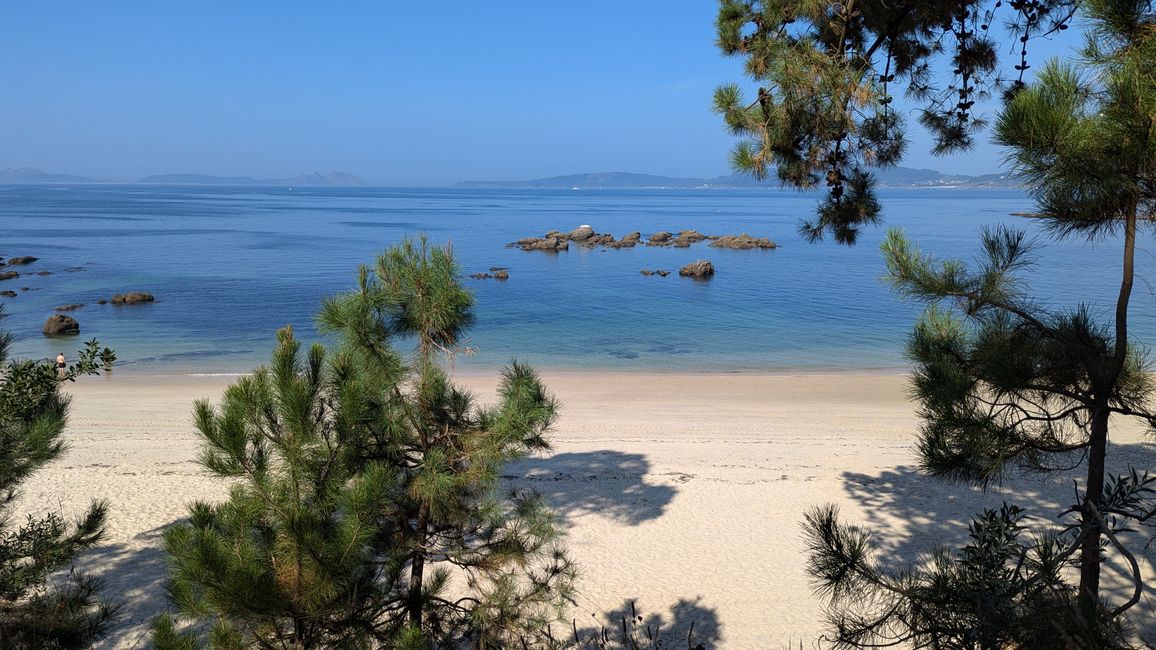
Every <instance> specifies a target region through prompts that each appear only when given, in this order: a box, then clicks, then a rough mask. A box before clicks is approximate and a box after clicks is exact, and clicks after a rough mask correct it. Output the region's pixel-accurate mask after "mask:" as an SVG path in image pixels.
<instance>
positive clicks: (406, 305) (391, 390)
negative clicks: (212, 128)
mask: <svg viewBox="0 0 1156 650" xmlns="http://www.w3.org/2000/svg"><path fill="white" fill-rule="evenodd" d="M472 305H473V297H472V296H471V295H470V293H469V292H468V291H466V290H465V289H463V288H462V287H461V285H460V282H459V272H458V268H457V266H456V264H455V263H454V261H453V257H452V255H451V253H450V251H449V249H448V248H440V247H435V246H430V245H429V244H428V242H427V241H426V240H425V239H422V240H421V241H420V242H419V243H416V244H415V243H414V242H410V241H406V242H403V243H402V244H400V245H398V246H396V247H394V248H392V249H390V250H388V251H387V252H386V253H384V254H383V255H382V256H381V257H380V258H379V259H378V261H377V264H376V266H375V268H374V269H373V272H372V273H371V272H370V270H369V269H367V268H364V267H363V268H362V269H361V274H360V278H359V287H358V289H357V290H356V291H353V292H350V293H348V294H345V295H340V296H337V297H335V298H331V299H328V300H326V301H325V303H324V305H323V308H322V310H321V314H320V316H319V321H320V323H321V325H322V327H323V329H325V330H326V331H328V332H331V333H332V334H334V335H336V336H337V337H339V338H340V340H341V344H340V347H339V348H338V349H337V351H336V352H334V353H331V354H330V353H326V351H325V350H324V349H323V348H322V347H321V346H313V348H312V349H311V350H310V352H309V353H308V354H307V355H305V357H304V359H303V358H302V355H301V352H300V347H301V346H300V344H299V343H298V342H297V341H296V340H295V339H294V338H293V337H292V333H291V331H289V330H283V331H282V332H281V334H280V335H279V345H278V348H277V350H276V352H275V353H274V355H273V361H272V364H271V366H270V367H269V368H268V369H264V368H263V369H258V370H257V371H256V372H255V373H254V374H253V375H252V376H251V377H247V378H245V379H242V380H241V381H240V382H238V383H237V384H235V385H234V386H232V387H230V388H229V389H228V391H227V392H226V394H225V397H224V400H223V403H222V404H221V406H220V407H218V408H213V407H212V406H210V405H209V404H208V403H204V402H202V403H198V404H197V407H196V413H197V416H196V423H197V429H198V431H199V432H200V435H201V436H202V437H203V438H204V442H205V451H204V453H203V455H202V458H201V462H202V464H203V465H204V466H205V467H206V468H207V469H208V470H210V471H211V472H213V473H215V474H217V475H219V476H221V477H222V478H228V479H232V480H236V481H237V484H236V486H235V487H234V488H233V490H232V492H231V494H230V497H229V500H228V501H226V502H225V503H223V504H220V505H216V506H213V505H208V504H195V505H194V506H193V507H192V508H191V509H190V522H189V523H188V524H184V525H179V526H175V527H174V528H172V529H170V530H169V531H167V533H166V535H165V547H166V549H167V551H168V552H169V554H170V555H171V556H172V565H173V573H172V580H171V586H170V593H171V595H172V599H173V602H174V604H176V605H177V607H178V609H179V610H180V612H181V614H182V615H183V617H184V618H185V619H187V620H188V621H191V622H202V623H204V622H209V621H212V622H213V629H212V630H211V632H210V633H209V638H208V639H207V640H208V642H209V643H210V645H212V646H213V647H266V646H271V645H276V646H278V647H294V648H318V647H334V646H340V647H394V646H397V647H431V646H432V647H454V646H457V645H462V644H472V645H476V646H478V647H506V646H509V645H513V644H515V643H517V644H523V643H525V644H529V646H531V647H537V646H540V645H542V643H545V642H547V640H548V635H549V626H550V624H551V623H553V622H556V621H559V620H560V617H561V615H562V608H563V607H564V606H565V605H566V603H567V602H568V599H569V597H570V585H571V583H572V581H573V578H574V573H575V571H574V567H573V565H572V564H571V563H570V561H569V560H568V559H567V557H566V555H565V553H564V551H563V550H562V547H561V546H560V531H559V529H558V528H557V527H556V525H555V520H554V517H553V515H552V513H551V512H550V511H549V510H548V509H547V508H546V507H545V506H544V504H543V503H542V502H541V500H540V499H539V498H538V497H537V496H536V495H533V494H529V493H520V492H513V493H503V492H502V490H501V485H500V482H501V474H500V473H501V469H502V467H503V466H504V465H505V464H506V463H508V462H510V461H512V460H515V459H517V458H521V457H523V456H524V455H525V454H528V453H531V452H536V451H542V450H546V449H548V448H549V446H548V443H547V442H546V439H545V434H546V432H547V430H548V428H549V427H550V425H551V424H552V423H553V421H554V419H555V415H556V410H557V404H556V402H555V400H554V398H553V397H551V396H550V394H549V393H548V392H547V390H546V388H545V387H544V386H543V385H542V383H541V382H540V381H539V380H538V378H537V377H536V375H535V374H534V372H533V371H532V370H531V369H530V368H528V367H526V366H524V365H522V364H518V363H512V364H510V365H509V366H508V367H507V368H506V369H505V370H504V371H503V373H502V379H501V382H500V389H499V399H498V401H497V402H496V403H495V404H493V405H489V406H479V405H478V404H476V400H475V399H474V397H473V396H472V395H470V394H469V393H468V392H467V391H465V390H464V389H462V388H460V387H458V386H456V385H455V384H454V383H453V382H452V380H451V378H450V376H449V374H448V372H447V370H446V369H445V368H444V367H443V363H442V362H440V361H439V359H440V358H442V357H443V353H450V352H452V351H453V350H454V349H455V348H456V347H457V346H458V345H459V341H460V337H461V336H462V335H463V334H464V332H465V331H466V329H467V327H468V326H469V325H470V324H471V323H472V311H471V308H472ZM405 341H409V342H413V343H415V344H416V345H415V347H416V351H415V352H414V353H413V354H412V355H410V356H403V355H402V354H400V353H399V352H398V350H397V348H396V347H395V346H396V345H397V344H399V343H401V342H405ZM176 627H177V626H176V625H175V624H174V622H173V621H171V620H169V619H164V620H162V621H161V622H160V625H159V627H158V632H157V634H156V635H155V637H154V638H155V641H156V643H157V646H158V647H160V648H181V647H195V646H196V645H197V643H198V640H197V638H196V637H195V635H194V634H192V633H184V634H182V633H179V632H178V631H177V630H176ZM203 640H204V639H202V641H203Z"/></svg>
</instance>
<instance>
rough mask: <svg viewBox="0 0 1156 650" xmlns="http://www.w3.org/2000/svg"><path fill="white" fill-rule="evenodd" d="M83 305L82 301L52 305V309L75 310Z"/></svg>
mask: <svg viewBox="0 0 1156 650" xmlns="http://www.w3.org/2000/svg"><path fill="white" fill-rule="evenodd" d="M83 306H84V304H83V303H73V304H71V305H61V306H59V307H54V309H55V310H56V311H76V310H77V309H80V308H81V307H83Z"/></svg>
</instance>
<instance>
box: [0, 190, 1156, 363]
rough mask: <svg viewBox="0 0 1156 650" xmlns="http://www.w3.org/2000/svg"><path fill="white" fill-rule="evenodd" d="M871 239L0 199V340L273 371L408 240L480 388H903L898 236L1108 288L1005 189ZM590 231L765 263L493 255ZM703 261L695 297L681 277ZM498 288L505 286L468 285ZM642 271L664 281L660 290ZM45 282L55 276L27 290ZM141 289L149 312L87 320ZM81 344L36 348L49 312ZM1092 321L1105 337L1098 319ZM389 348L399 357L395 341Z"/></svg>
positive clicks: (706, 197)
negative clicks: (1023, 240) (624, 383)
mask: <svg viewBox="0 0 1156 650" xmlns="http://www.w3.org/2000/svg"><path fill="white" fill-rule="evenodd" d="M880 199H881V202H882V204H883V206H884V212H883V219H884V221H885V225H884V226H880V227H872V228H868V229H866V230H865V231H864V233H863V235H862V237H861V238H860V241H859V243H858V244H857V245H855V246H850V247H848V246H841V245H837V244H835V243H833V242H831V241H827V242H820V243H808V242H806V241H805V240H803V239H802V238H801V237H800V236H799V235H798V232H797V229H798V226H799V223H800V222H801V220H803V219H804V218H807V217H808V216H810V215H811V214H813V212H814V208H815V203H816V200H817V197H816V195H814V194H808V193H798V192H794V191H789V190H780V189H763V188H757V189H756V188H751V189H646V190H638V189H629V190H627V189H621V190H609V189H607V190H601V189H599V190H588V189H532V190H531V189H465V188H418V189H396V188H369V187H366V188H362V187H358V188H319V187H294V188H288V187H249V186H244V187H238V186H229V187H213V186H157V185H51V186H50V185H40V186H0V255H2V256H4V257H13V256H23V255H32V256H36V257H38V258H39V260H38V261H37V262H35V263H34V264H32V265H29V266H25V267H14V268H15V269H16V270H18V271H20V272H21V274H22V275H21V277H19V278H16V279H11V280H6V281H2V282H0V290H12V291H16V292H17V296H16V297H15V298H7V299H3V298H0V300H3V302H4V313H5V316H4V317H3V318H2V319H0V330H6V331H9V332H11V333H12V334H13V336H14V342H13V345H12V348H11V353H12V356H14V357H24V358H43V357H54V356H55V355H56V354H57V353H58V352H64V353H65V355H66V356H68V357H69V358H74V357H75V354H76V351H77V350H78V349H79V348H80V347H81V346H82V345H83V342H84V341H86V340H88V339H91V338H96V339H98V340H99V341H100V343H101V345H103V346H109V347H112V348H114V349H115V350H116V353H117V356H118V361H117V364H116V370H115V372H126V373H146V374H161V375H165V374H234V373H243V372H246V371H249V370H251V369H252V368H254V367H255V366H257V365H259V364H261V363H262V362H264V361H266V360H267V359H268V355H269V352H270V350H271V349H272V346H273V341H274V335H275V332H276V331H277V329H278V328H280V327H282V326H284V325H292V326H293V328H294V331H295V333H296V335H297V337H298V338H301V339H305V340H308V341H320V342H323V343H326V342H330V343H331V341H327V340H326V338H325V337H324V336H322V335H321V334H319V333H318V331H317V328H316V327H315V323H314V315H315V314H316V312H317V309H318V306H319V305H320V302H321V300H322V299H323V298H324V297H325V296H330V295H334V294H336V293H340V292H343V291H349V290H351V289H352V288H353V287H354V286H355V285H356V281H357V275H358V268H359V266H360V265H367V264H372V263H373V261H374V259H375V258H376V256H377V255H378V254H379V253H381V252H382V251H383V250H384V249H386V248H388V247H389V246H392V245H394V244H396V243H398V242H399V241H401V240H402V239H403V238H407V237H410V238H413V237H418V236H421V235H424V236H426V237H428V238H429V239H430V240H431V241H432V242H433V243H435V244H439V245H441V244H449V245H452V247H453V251H454V254H455V256H456V258H457V260H458V262H459V264H460V266H461V270H462V273H463V279H462V282H463V284H464V285H465V286H466V287H468V288H469V289H470V290H471V291H473V292H474V295H475V296H476V300H477V303H476V308H475V309H476V311H475V314H476V324H475V326H474V327H473V329H472V330H471V331H469V332H468V334H467V337H466V339H465V340H464V341H463V349H462V350H461V351H460V352H459V353H457V354H455V355H454V359H453V363H454V367H455V369H458V370H460V371H464V372H470V371H474V370H477V371H489V370H491V369H493V368H496V367H499V366H502V365H503V364H505V363H506V362H508V361H510V360H511V359H518V360H520V361H524V362H528V363H531V364H533V365H535V366H538V367H540V368H543V369H549V370H559V371H564V370H605V371H647V372H686V371H694V372H707V373H713V372H773V373H779V372H785V373H790V372H829V371H845V370H850V371H881V372H901V371H903V370H904V369H906V368H908V361H907V359H905V357H904V353H903V349H904V343H905V340H906V338H907V336H908V334H909V332H910V331H911V327H912V324H913V323H914V321H915V319H916V318H917V317H918V315H919V313H920V311H921V309H922V306H920V305H917V304H912V303H910V302H907V301H905V300H903V299H901V298H900V297H898V296H896V295H894V294H893V292H892V291H891V290H890V287H889V286H888V285H887V283H886V282H885V281H884V280H883V276H884V273H885V269H884V264H883V260H882V257H881V254H880V251H879V244H880V242H881V240H882V238H883V237H884V234H885V231H886V228H888V227H895V228H902V229H904V230H905V231H906V232H907V234H908V235H909V237H910V238H911V239H912V240H914V241H915V242H916V243H918V245H919V246H920V247H921V248H922V249H923V250H924V251H926V252H928V253H932V254H934V255H936V256H938V257H943V258H962V259H964V260H974V259H975V258H976V254H977V252H978V241H979V239H978V238H979V233H980V230H981V228H983V227H985V226H992V225H995V224H1006V225H1009V226H1012V227H1015V228H1020V229H1024V230H1026V231H1027V232H1028V233H1029V234H1030V235H1031V236H1032V237H1034V238H1036V239H1038V243H1039V248H1038V252H1037V262H1036V263H1035V264H1034V266H1032V267H1031V268H1030V269H1029V271H1028V272H1027V273H1026V274H1025V276H1024V283H1023V286H1024V288H1025V290H1026V291H1028V292H1029V293H1030V294H1032V295H1033V296H1034V297H1035V298H1036V299H1037V300H1038V301H1039V302H1040V303H1041V304H1044V305H1046V306H1048V307H1049V308H1053V309H1066V308H1071V307H1073V306H1075V305H1077V304H1079V303H1087V304H1089V305H1090V306H1091V307H1092V309H1093V310H1094V311H1095V312H1096V313H1097V314H1100V315H1103V316H1104V317H1105V319H1106V318H1107V315H1108V314H1109V310H1110V308H1111V307H1112V305H1113V300H1114V298H1115V294H1116V291H1117V289H1118V287H1119V282H1120V277H1119V273H1120V271H1119V268H1120V261H1119V260H1120V251H1121V241H1120V240H1119V239H1116V238H1108V239H1106V240H1099V241H1092V242H1090V241H1087V240H1085V239H1083V238H1079V237H1076V238H1069V239H1065V240H1060V241H1057V240H1054V239H1053V238H1051V237H1050V236H1049V234H1048V233H1046V232H1044V231H1043V230H1042V229H1041V223H1040V222H1039V221H1038V220H1034V219H1030V218H1025V217H1023V216H1016V215H1015V214H1014V213H1023V212H1030V211H1031V210H1032V207H1033V205H1032V201H1031V199H1030V198H1029V197H1028V196H1026V195H1025V194H1024V193H1022V192H1019V191H1014V190H973V189H967V190H964V189H953V188H935V189H894V190H882V191H881V192H880ZM583 224H588V225H590V226H592V227H593V228H594V229H595V230H596V231H598V232H608V233H611V234H613V235H614V236H616V237H621V236H623V235H625V234H627V233H629V232H632V231H640V232H641V233H642V234H643V235H644V236H646V235H649V234H650V233H653V232H656V231H660V230H667V231H679V230H684V229H695V230H698V231H700V232H702V233H705V234H708V235H725V234H740V233H748V234H750V235H753V236H756V237H768V238H770V239H772V240H774V241H776V242H778V243H779V247H778V248H777V249H775V250H721V249H716V248H710V247H708V246H707V244H706V243H705V242H703V243H699V244H695V245H694V246H692V247H690V248H684V249H679V248H657V247H647V246H639V247H636V248H633V249H621V250H604V249H597V248H596V249H585V248H579V247H575V246H572V247H571V248H570V250H568V251H563V252H560V253H546V252H538V251H533V252H525V251H522V250H519V249H517V248H511V247H508V246H507V244H509V243H510V242H513V241H515V240H517V239H521V238H523V237H528V236H541V235H542V234H544V233H545V232H546V231H549V230H552V229H557V230H562V231H568V230H571V229H574V228H576V227H578V226H580V225H583ZM1138 248H1139V250H1138V253H1137V269H1138V270H1137V278H1138V279H1137V282H1136V290H1135V294H1134V298H1133V308H1132V319H1133V320H1132V324H1133V325H1132V326H1133V330H1132V331H1133V333H1134V336H1135V338H1136V339H1137V340H1138V341H1140V342H1145V341H1148V342H1156V299H1154V295H1156V294H1154V291H1156V256H1154V255H1153V252H1154V250H1156V249H1154V247H1153V245H1152V238H1151V233H1150V232H1145V234H1144V235H1142V236H1141V238H1140V244H1139V247H1138ZM699 259H709V260H710V261H711V262H712V263H713V265H714V266H715V268H716V274H715V276H714V278H713V279H711V280H709V281H705V282H703V281H695V280H691V279H688V278H682V277H679V276H678V269H679V268H680V267H682V266H683V265H685V264H687V263H689V262H693V261H695V260H699ZM493 267H505V268H507V269H508V270H509V276H510V277H509V279H508V280H505V281H500V280H493V279H488V280H474V279H470V278H468V277H465V276H468V275H469V274H472V273H479V272H483V273H484V272H489V271H490V269H491V268H493ZM643 269H664V270H670V271H672V273H671V274H670V275H669V276H666V277H660V276H658V275H653V276H645V275H643V274H642V273H641V271H642V270H643ZM43 271H47V272H49V273H50V275H48V274H46V275H38V274H37V273H38V272H43ZM126 291H147V292H149V293H152V294H154V295H155V296H156V301H155V302H153V303H149V304H143V305H132V306H114V305H111V304H106V305H99V304H97V301H98V300H99V299H102V298H104V299H107V298H110V297H111V296H112V295H113V294H116V293H123V292H126ZM77 303H79V304H83V305H84V306H83V307H81V308H79V309H77V310H75V311H72V312H69V315H71V316H72V317H74V318H76V319H77V320H78V321H79V323H80V327H81V332H80V335H79V336H76V337H68V338H48V337H45V336H43V335H42V334H41V328H42V326H43V324H44V322H45V320H46V319H47V318H48V317H49V316H51V315H53V314H55V313H57V312H56V311H54V308H55V307H57V306H61V305H69V304H77ZM1105 322H1106V321H1105ZM396 344H397V346H398V347H399V348H400V349H403V350H409V349H411V346H412V342H411V341H404V340H403V341H397V342H396Z"/></svg>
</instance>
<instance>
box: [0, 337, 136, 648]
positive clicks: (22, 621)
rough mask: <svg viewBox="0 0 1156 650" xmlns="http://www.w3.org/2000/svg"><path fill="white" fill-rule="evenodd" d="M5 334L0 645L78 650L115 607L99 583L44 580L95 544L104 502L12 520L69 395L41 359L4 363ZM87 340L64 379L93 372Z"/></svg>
mask: <svg viewBox="0 0 1156 650" xmlns="http://www.w3.org/2000/svg"><path fill="white" fill-rule="evenodd" d="M10 344H11V335H10V334H8V333H0V646H3V647H5V648H80V647H86V646H87V645H89V644H90V643H92V642H93V641H94V640H96V639H99V638H100V637H101V636H103V635H104V633H105V630H106V628H107V624H108V622H109V621H110V620H111V618H112V617H113V615H114V614H115V611H116V608H115V607H114V606H113V605H111V604H109V603H107V602H103V601H101V600H100V599H99V598H98V592H99V590H100V582H99V581H97V580H95V579H92V578H89V577H85V576H82V575H78V574H76V573H74V572H70V573H69V575H68V576H67V579H60V580H51V579H50V577H51V576H52V574H54V573H56V572H57V571H60V570H61V569H63V568H65V567H67V566H68V565H69V564H70V563H71V562H72V559H73V558H74V557H76V554H77V553H79V552H80V551H82V550H84V549H86V548H90V547H92V546H93V545H95V544H96V543H97V542H98V541H100V539H101V536H102V535H103V530H104V520H105V516H106V514H107V512H108V505H107V504H106V503H105V502H103V501H97V502H94V503H93V504H92V506H91V507H90V508H89V509H88V511H87V512H85V513H84V514H82V515H81V516H80V517H78V518H77V519H76V520H75V521H74V522H68V521H66V520H65V519H64V517H63V516H61V515H60V514H58V513H55V512H53V513H49V514H47V515H45V516H43V517H40V518H36V517H33V516H31V515H28V516H27V518H26V519H25V520H24V521H23V523H22V524H21V525H16V524H14V523H13V512H12V510H13V507H14V505H15V501H16V500H17V498H18V497H19V495H20V491H19V490H20V485H21V484H22V483H23V482H24V481H25V480H27V479H28V478H29V477H30V476H31V475H32V474H33V473H34V472H36V471H38V470H40V469H41V468H43V467H44V466H45V465H47V464H48V463H50V462H52V461H53V460H55V459H57V458H59V457H60V455H61V454H63V453H64V452H65V450H66V449H65V444H64V442H63V441H62V440H61V439H60V436H61V434H62V433H63V431H64V426H65V422H66V421H67V415H68V403H69V400H68V398H67V397H66V396H64V395H62V394H60V391H59V389H58V387H59V384H60V382H61V381H62V379H61V378H60V377H59V374H58V372H57V370H56V368H55V365H54V364H53V363H52V362H50V361H48V360H42V361H9V360H8V347H9V345H10ZM97 349H98V348H97V343H96V341H89V342H88V345H87V347H86V349H85V350H84V351H83V352H82V353H81V355H80V359H79V360H78V361H77V363H76V364H74V365H72V366H70V367H69V368H67V369H66V370H65V373H64V379H63V380H64V381H74V380H75V379H76V378H77V377H78V376H80V375H84V374H92V373H94V372H96V361H95V359H96V350H97Z"/></svg>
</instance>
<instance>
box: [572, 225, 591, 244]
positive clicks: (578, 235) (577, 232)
mask: <svg viewBox="0 0 1156 650" xmlns="http://www.w3.org/2000/svg"><path fill="white" fill-rule="evenodd" d="M593 236H594V229H593V228H591V227H590V226H587V225H586V224H582V225H581V226H578V227H577V228H575V229H574V230H571V231H570V234H569V237H570V241H576V242H584V241H586V240H587V239H590V238H591V237H593Z"/></svg>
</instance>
